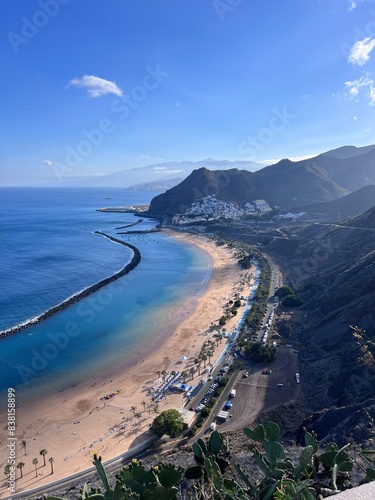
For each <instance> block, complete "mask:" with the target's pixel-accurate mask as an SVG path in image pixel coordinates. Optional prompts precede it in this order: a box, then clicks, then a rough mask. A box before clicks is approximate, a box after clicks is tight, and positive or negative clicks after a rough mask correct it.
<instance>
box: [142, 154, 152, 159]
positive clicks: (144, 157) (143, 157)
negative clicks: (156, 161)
mask: <svg viewBox="0 0 375 500" xmlns="http://www.w3.org/2000/svg"><path fill="white" fill-rule="evenodd" d="M139 157H140V158H141V159H142V160H151V158H152V156H147V155H139Z"/></svg>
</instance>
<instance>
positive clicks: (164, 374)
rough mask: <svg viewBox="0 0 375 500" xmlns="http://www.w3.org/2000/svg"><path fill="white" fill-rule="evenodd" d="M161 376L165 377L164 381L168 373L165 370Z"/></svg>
mask: <svg viewBox="0 0 375 500" xmlns="http://www.w3.org/2000/svg"><path fill="white" fill-rule="evenodd" d="M161 374H162V375H163V380H165V376H166V374H167V372H166V371H165V370H163V371H162V372H161Z"/></svg>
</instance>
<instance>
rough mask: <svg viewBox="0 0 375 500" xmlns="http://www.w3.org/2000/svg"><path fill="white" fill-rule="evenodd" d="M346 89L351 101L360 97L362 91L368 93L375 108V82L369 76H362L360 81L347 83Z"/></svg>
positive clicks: (371, 104)
mask: <svg viewBox="0 0 375 500" xmlns="http://www.w3.org/2000/svg"><path fill="white" fill-rule="evenodd" d="M345 87H346V89H347V92H348V94H349V97H350V98H351V99H354V98H355V97H357V96H358V94H359V93H360V91H361V89H364V90H365V91H367V94H366V95H367V97H368V98H369V104H370V106H375V82H374V80H373V79H372V78H370V77H369V76H361V78H359V79H358V80H353V81H351V82H345Z"/></svg>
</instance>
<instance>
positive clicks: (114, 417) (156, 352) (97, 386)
mask: <svg viewBox="0 0 375 500" xmlns="http://www.w3.org/2000/svg"><path fill="white" fill-rule="evenodd" d="M165 233H166V234H168V235H169V236H170V237H174V238H177V239H179V240H180V241H182V242H184V243H185V244H190V245H194V246H196V247H197V248H199V249H200V250H202V251H205V252H206V253H208V254H209V255H210V256H211V257H210V260H211V264H210V266H211V275H210V277H209V279H208V280H207V282H206V283H202V286H201V288H200V290H198V291H197V293H196V294H195V295H194V296H193V297H191V298H189V299H187V300H185V301H184V302H183V304H180V305H179V306H178V307H177V306H176V307H175V308H174V309H173V310H172V311H171V312H170V316H171V321H170V323H169V326H168V328H167V329H166V330H165V331H163V332H161V333H160V334H159V335H158V336H157V338H155V339H154V340H153V342H152V343H151V344H149V345H148V346H147V347H146V348H144V349H142V350H140V351H139V352H138V353H137V355H136V356H135V357H133V358H131V359H130V360H129V361H128V362H125V363H123V364H122V365H121V366H114V367H112V368H111V369H110V370H107V371H106V372H104V373H100V374H98V375H97V376H94V377H91V378H90V379H88V380H85V381H84V382H82V383H80V384H79V385H77V386H76V387H72V388H71V389H67V390H65V391H63V392H61V393H57V394H52V395H46V396H44V397H43V398H40V399H38V400H37V401H34V402H31V403H28V404H26V405H25V406H24V407H20V408H18V409H17V437H18V441H21V440H22V439H25V440H26V441H27V442H28V449H27V453H28V454H27V456H26V455H24V452H23V451H22V450H21V449H18V451H17V455H18V456H17V462H20V461H23V462H25V463H26V464H27V465H26V466H25V468H24V477H23V478H22V479H21V480H20V479H18V480H17V491H19V492H21V491H23V490H28V489H31V488H33V487H36V486H41V485H43V484H47V483H48V482H52V481H55V480H56V479H58V478H61V477H65V476H67V475H69V474H73V473H75V472H78V471H80V470H85V469H87V468H89V467H90V466H91V462H92V452H93V451H94V450H95V451H97V452H98V453H100V454H101V455H102V456H103V460H107V459H109V458H112V457H114V456H117V455H119V454H120V453H122V452H125V451H127V450H128V449H129V448H130V447H132V446H134V445H135V444H138V443H139V442H141V441H142V440H144V439H147V438H148V437H149V434H148V429H149V424H150V423H151V422H152V420H153V418H154V417H155V413H153V411H154V406H155V404H154V403H152V399H151V396H150V390H151V387H152V386H154V385H155V384H157V383H158V379H160V372H161V371H162V370H165V371H168V372H171V371H182V370H185V369H189V368H190V367H191V366H193V365H194V361H193V360H194V358H195V357H196V356H197V354H198V353H199V350H200V348H201V346H202V344H203V342H204V341H205V340H207V338H208V331H209V330H210V326H212V323H214V322H216V323H217V320H218V319H219V318H220V316H221V315H222V312H223V307H224V305H225V303H226V302H227V301H228V300H229V299H230V298H231V297H232V296H233V294H234V293H235V292H238V293H240V288H241V286H240V284H241V283H242V281H243V276H244V274H245V271H244V270H242V269H241V268H240V267H239V265H238V263H237V259H236V258H235V255H234V250H233V249H229V248H227V247H218V246H216V245H215V243H214V242H213V241H212V240H209V239H208V238H206V237H202V236H196V235H189V234H186V233H183V234H180V233H175V232H171V231H165ZM247 272H248V271H247ZM207 278H208V276H207ZM246 293H247V292H246ZM238 319H239V317H238V318H237V322H238ZM235 325H236V319H235V318H233V321H232V320H230V322H229V323H228V325H226V328H227V329H228V331H229V329H230V328H233V327H234V326H235ZM223 348H224V346H223V344H221V345H220V346H218V348H217V350H216V352H215V355H214V357H213V359H214V360H216V359H217V357H218V356H219V354H220V352H222V350H223ZM181 356H185V357H186V358H187V360H186V362H183V363H182V362H181V359H180V358H181ZM158 374H159V375H158ZM198 378H199V377H198V376H196V375H195V376H194V378H193V380H192V381H191V383H192V384H194V385H196V384H197V382H198ZM189 379H190V377H189ZM116 390H119V391H120V393H119V394H117V395H115V396H114V397H112V398H110V399H108V400H103V399H102V398H103V397H104V395H105V394H106V393H111V392H114V391H116ZM181 404H182V396H181V394H173V395H170V396H168V397H167V398H163V399H162V400H161V401H160V403H159V404H158V406H159V408H158V409H159V411H163V410H164V409H167V408H178V407H181ZM134 408H136V409H137V412H136V411H135V410H134ZM136 413H137V414H138V417H136V416H135V414H136ZM5 416H6V415H4V414H1V415H0V419H1V420H0V423H1V424H3V422H4V418H5ZM5 439H6V436H5V431H4V424H3V425H2V426H1V433H0V441H1V447H0V449H1V450H2V451H3V450H4V443H5ZM43 448H45V449H47V450H48V455H47V457H46V458H47V460H48V458H49V457H51V456H52V457H53V458H54V460H55V462H54V469H55V473H54V474H53V475H51V474H50V467H49V465H48V464H47V465H46V466H45V467H44V466H39V467H38V470H37V474H38V476H37V477H35V471H34V469H33V468H32V466H31V465H30V464H31V461H32V459H33V458H34V457H38V456H39V451H40V450H41V449H43ZM39 459H40V460H39V462H41V457H39ZM29 462H30V463H29ZM17 472H18V476H19V471H17ZM39 474H40V475H39ZM0 494H1V497H4V496H6V495H7V493H6V489H4V488H3V487H2V488H1V490H0Z"/></svg>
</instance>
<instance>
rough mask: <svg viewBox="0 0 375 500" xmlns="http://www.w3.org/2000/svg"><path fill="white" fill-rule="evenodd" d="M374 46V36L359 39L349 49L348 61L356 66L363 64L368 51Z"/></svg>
mask: <svg viewBox="0 0 375 500" xmlns="http://www.w3.org/2000/svg"><path fill="white" fill-rule="evenodd" d="M374 48H375V38H370V37H367V38H365V39H364V40H359V41H358V42H356V43H355V44H354V45H353V47H352V48H351V49H350V52H349V57H348V61H349V62H350V63H351V64H354V65H357V66H363V65H364V64H365V63H366V62H367V61H368V60H369V59H370V53H371V51H372V50H373V49H374Z"/></svg>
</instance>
